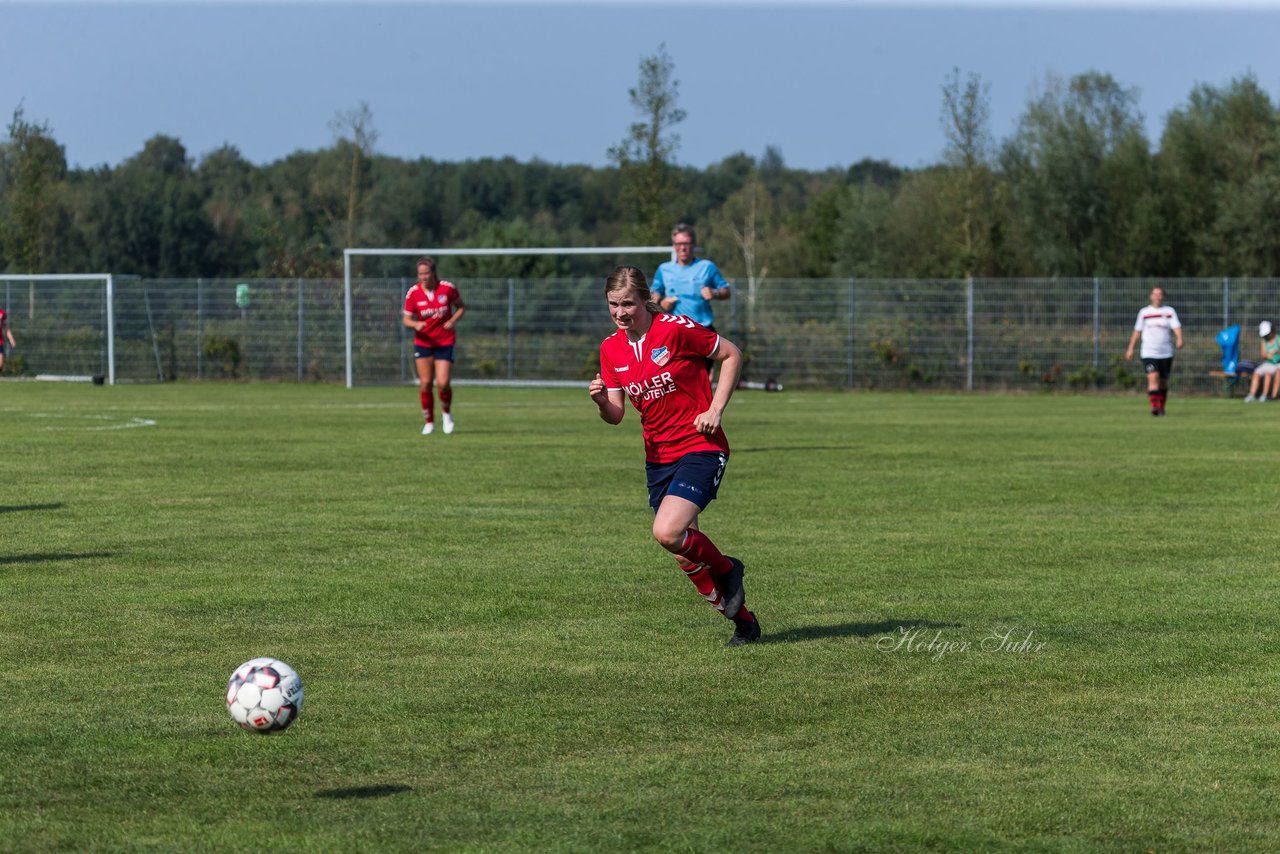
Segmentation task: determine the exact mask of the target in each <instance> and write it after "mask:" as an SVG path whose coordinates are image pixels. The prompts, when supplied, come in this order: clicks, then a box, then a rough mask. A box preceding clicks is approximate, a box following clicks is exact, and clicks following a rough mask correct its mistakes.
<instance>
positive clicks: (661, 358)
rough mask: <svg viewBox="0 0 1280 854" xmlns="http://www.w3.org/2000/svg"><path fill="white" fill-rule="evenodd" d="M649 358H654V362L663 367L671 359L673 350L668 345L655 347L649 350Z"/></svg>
mask: <svg viewBox="0 0 1280 854" xmlns="http://www.w3.org/2000/svg"><path fill="white" fill-rule="evenodd" d="M649 358H650V359H653V363H654V364H655V365H657V366H658V367H659V368H661V367H662V366H663V365H665V364H666V363H667V362H670V361H671V350H669V349H668V348H666V347H654V348H653V349H652V350H650V351H649Z"/></svg>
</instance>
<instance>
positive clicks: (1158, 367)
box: [1142, 357, 1173, 380]
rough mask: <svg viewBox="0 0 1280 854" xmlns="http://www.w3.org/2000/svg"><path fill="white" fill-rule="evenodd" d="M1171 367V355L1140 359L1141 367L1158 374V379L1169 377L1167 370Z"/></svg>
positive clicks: (1150, 372)
mask: <svg viewBox="0 0 1280 854" xmlns="http://www.w3.org/2000/svg"><path fill="white" fill-rule="evenodd" d="M1172 368H1173V357H1169V358H1168V359H1146V358H1144V359H1143V360H1142V369H1143V370H1144V371H1146V372H1147V373H1149V374H1159V375H1160V379H1162V380H1167V379H1169V371H1170V369H1172Z"/></svg>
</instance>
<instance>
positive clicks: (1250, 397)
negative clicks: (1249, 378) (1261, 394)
mask: <svg viewBox="0 0 1280 854" xmlns="http://www.w3.org/2000/svg"><path fill="white" fill-rule="evenodd" d="M1255 400H1257V398H1256V397H1254V396H1253V395H1251V394H1250V395H1247V396H1246V397H1245V399H1244V402H1245V403H1253V402H1254V401H1255Z"/></svg>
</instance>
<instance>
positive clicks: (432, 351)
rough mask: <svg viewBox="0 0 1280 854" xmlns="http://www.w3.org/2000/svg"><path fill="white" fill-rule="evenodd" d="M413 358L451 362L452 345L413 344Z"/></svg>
mask: <svg viewBox="0 0 1280 854" xmlns="http://www.w3.org/2000/svg"><path fill="white" fill-rule="evenodd" d="M413 358H415V359H439V360H440V361H442V362H452V361H453V345H452V344H450V345H449V346H448V347H423V346H422V345H421V344H414V345H413Z"/></svg>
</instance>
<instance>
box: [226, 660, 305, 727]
mask: <svg viewBox="0 0 1280 854" xmlns="http://www.w3.org/2000/svg"><path fill="white" fill-rule="evenodd" d="M227 711H228V712H230V713H231V717H232V718H233V719H234V720H235V722H236V723H238V724H240V726H242V727H244V728H245V729H247V730H251V731H253V732H261V733H268V732H279V731H280V730H282V729H286V728H287V727H288V726H289V725H290V724H291V723H293V722H294V721H295V720H296V719H297V717H298V715H299V713H301V712H302V677H301V676H299V675H298V673H297V671H295V670H294V669H293V668H292V667H290V666H289V665H287V664H285V663H284V662H283V661H280V660H278V659H275V658H255V659H254V660H253V661H246V662H245V663H244V664H242V665H240V666H239V667H237V668H236V671H235V673H232V674H231V678H230V679H229V680H227Z"/></svg>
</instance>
